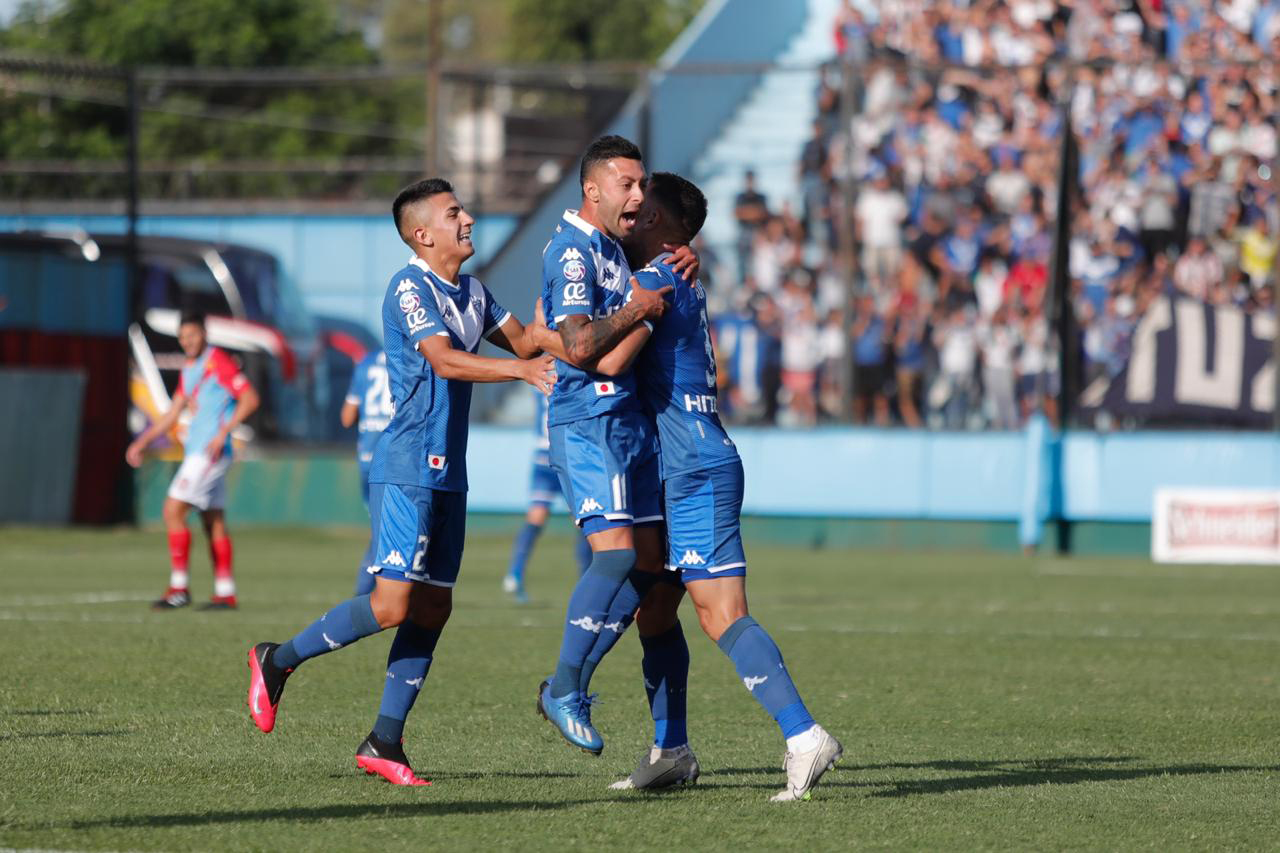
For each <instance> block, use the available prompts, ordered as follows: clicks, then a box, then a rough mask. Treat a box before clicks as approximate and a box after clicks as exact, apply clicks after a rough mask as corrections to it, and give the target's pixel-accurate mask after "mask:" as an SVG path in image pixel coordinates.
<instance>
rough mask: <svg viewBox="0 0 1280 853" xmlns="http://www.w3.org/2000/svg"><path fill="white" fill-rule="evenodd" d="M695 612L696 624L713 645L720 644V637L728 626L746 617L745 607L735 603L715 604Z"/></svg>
mask: <svg viewBox="0 0 1280 853" xmlns="http://www.w3.org/2000/svg"><path fill="white" fill-rule="evenodd" d="M697 610H698V624H699V625H701V626H702V631H703V633H705V634H706V635H707V637H709V638H710V639H711V642H713V643H718V642H720V637H721V636H722V635H723V634H724V632H725V631H727V630H729V626H730V625H732V624H733V623H734V622H737V621H738V620H739V619H741V618H743V617H744V616H746V615H748V614H747V608H746V606H745V605H742V604H740V603H739V602H737V601H724V602H716V603H715V604H714V605H713V606H710V607H699V608H697Z"/></svg>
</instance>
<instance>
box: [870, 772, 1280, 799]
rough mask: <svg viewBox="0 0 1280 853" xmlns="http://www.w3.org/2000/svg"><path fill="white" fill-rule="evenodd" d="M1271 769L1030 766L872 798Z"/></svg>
mask: <svg viewBox="0 0 1280 853" xmlns="http://www.w3.org/2000/svg"><path fill="white" fill-rule="evenodd" d="M1277 770H1280V767H1277V766H1271V765H1233V764H1172V765H1164V766H1159V767H1084V766H1079V765H1077V766H1065V765H1057V766H1048V765H1031V766H1027V767H1023V768H1011V769H1006V770H1001V771H999V772H995V773H981V774H979V775H976V776H954V777H950V778H947V779H916V780H910V781H901V782H889V783H887V784H888V786H889V787H888V789H887V790H884V791H877V792H875V793H874V794H872V795H871V796H873V797H912V796H917V795H921V794H949V793H952V792H955V791H982V790H987V789H989V788H1022V787H1030V786H1033V785H1078V784H1080V783H1082V782H1133V781H1137V780H1141V779H1153V778H1157V777H1160V776H1207V775H1216V774H1221V773H1253V772H1258V771H1268V772H1276V771H1277Z"/></svg>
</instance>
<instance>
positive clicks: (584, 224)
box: [564, 210, 603, 237]
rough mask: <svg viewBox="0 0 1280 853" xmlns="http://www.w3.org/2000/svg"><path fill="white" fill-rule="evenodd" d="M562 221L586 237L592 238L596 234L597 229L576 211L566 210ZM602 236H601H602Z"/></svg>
mask: <svg viewBox="0 0 1280 853" xmlns="http://www.w3.org/2000/svg"><path fill="white" fill-rule="evenodd" d="M564 221H565V222H568V223H569V224H570V225H572V226H573V227H574V228H577V229H578V230H579V231H581V232H582V233H583V234H586V235H587V236H588V237H592V236H594V235H595V234H596V233H597V230H598V229H597V228H596V227H595V226H594V225H592V224H591V223H590V222H588V221H587V220H585V219H583V218H582V217H581V216H579V215H578V211H576V210H566V211H565V212H564ZM602 236H603V235H602Z"/></svg>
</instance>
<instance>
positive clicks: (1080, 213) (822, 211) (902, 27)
mask: <svg viewBox="0 0 1280 853" xmlns="http://www.w3.org/2000/svg"><path fill="white" fill-rule="evenodd" d="M863 5H864V6H866V8H859V5H858V4H855V3H847V4H846V6H845V8H844V10H843V12H842V14H841V16H840V19H839V21H838V24H837V27H836V31H835V34H834V37H835V42H836V49H837V52H838V54H839V56H840V57H842V58H843V59H846V60H851V61H853V62H854V63H856V65H855V68H856V71H855V72H854V74H855V75H856V81H857V85H856V86H855V87H854V97H855V101H854V103H853V104H852V106H853V109H852V111H845V110H842V107H841V91H842V88H843V86H844V81H843V77H842V73H841V71H840V69H839V67H838V66H837V65H836V64H834V63H833V64H832V65H831V66H830V67H829V68H828V69H826V71H825V73H824V75H823V78H822V82H821V84H820V85H819V88H818V91H817V93H816V98H817V105H818V118H817V120H816V121H815V124H814V129H813V138H812V140H811V141H810V142H809V143H808V144H807V145H806V146H805V149H804V152H803V154H802V156H801V160H800V162H799V163H798V164H797V169H798V172H799V175H800V184H801V187H802V192H803V205H802V206H801V207H800V209H795V210H792V209H791V207H790V206H789V205H786V204H779V205H773V204H771V203H770V200H769V199H768V198H765V197H764V196H762V195H760V194H759V193H758V192H756V191H755V189H754V188H753V187H752V186H751V185H750V176H745V177H744V187H743V191H742V193H741V194H740V195H739V197H738V200H737V205H736V209H735V217H736V218H737V220H738V222H739V244H738V248H737V253H736V254H737V257H736V258H730V259H720V263H719V268H720V269H721V270H727V271H732V272H730V273H729V274H728V275H722V276H721V277H720V279H719V282H720V283H719V284H718V285H717V287H716V288H715V293H714V297H715V304H718V305H719V306H720V308H721V311H720V314H719V317H718V319H717V322H716V329H717V334H718V338H719V347H720V350H721V352H722V354H723V358H724V361H725V364H724V366H723V369H722V374H723V375H724V377H725V381H726V382H727V388H726V389H725V390H726V391H727V393H726V394H724V395H723V396H724V398H725V408H726V409H727V410H728V412H729V413H730V416H731V417H734V418H736V419H737V420H739V421H743V422H776V423H781V424H784V425H799V426H803V425H809V424H813V423H817V422H819V421H821V420H824V419H827V418H833V417H836V416H837V415H838V414H839V406H840V399H841V398H840V391H839V389H840V382H839V376H840V371H841V370H842V366H843V365H844V364H845V363H847V362H846V359H852V360H853V363H854V370H853V375H854V380H855V388H856V394H855V399H854V408H855V417H856V418H857V419H858V420H859V421H864V422H869V423H876V424H880V425H889V424H898V425H905V426H908V427H918V426H931V427H946V428H951V429H977V428H996V429H1011V428H1016V427H1018V426H1019V425H1020V424H1021V423H1022V422H1024V421H1025V419H1026V418H1027V417H1028V415H1029V414H1030V413H1031V412H1033V411H1036V410H1043V411H1045V412H1046V413H1047V414H1048V415H1049V416H1050V417H1051V418H1052V417H1054V415H1055V407H1054V398H1055V395H1056V394H1057V393H1058V388H1059V381H1060V380H1059V376H1058V364H1057V358H1058V356H1057V347H1056V342H1055V339H1054V338H1053V336H1052V334H1051V332H1050V324H1049V319H1048V318H1049V315H1050V310H1049V309H1050V306H1048V305H1047V304H1046V295H1047V290H1048V284H1049V279H1050V276H1049V263H1050V254H1051V249H1052V244H1053V229H1054V220H1055V218H1056V201H1057V198H1058V179H1059V168H1060V164H1061V162H1062V153H1063V129H1064V114H1065V110H1069V111H1070V118H1071V121H1072V124H1073V128H1074V131H1075V133H1076V134H1077V138H1078V139H1079V147H1078V160H1079V179H1080V183H1079V186H1080V188H1081V197H1080V199H1079V201H1078V202H1077V203H1076V204H1075V206H1074V209H1073V212H1072V214H1071V217H1072V221H1071V223H1070V226H1071V237H1070V242H1069V250H1068V259H1069V260H1068V264H1069V271H1070V280H1071V288H1072V290H1071V298H1072V301H1073V306H1074V310H1075V316H1076V318H1077V320H1078V322H1079V324H1080V329H1081V338H1080V350H1081V352H1082V359H1083V364H1082V370H1083V379H1084V381H1085V382H1088V381H1090V380H1093V379H1097V378H1098V377H1100V376H1106V375H1108V374H1110V375H1114V374H1115V373H1116V372H1118V371H1119V370H1120V369H1121V368H1122V367H1123V365H1124V364H1125V361H1126V358H1127V356H1128V351H1129V342H1130V339H1131V336H1132V333H1133V329H1134V327H1135V324H1136V323H1137V321H1138V320H1139V318H1140V317H1141V316H1142V314H1143V312H1144V311H1145V310H1146V308H1147V306H1148V305H1149V304H1150V303H1151V302H1152V300H1153V299H1154V298H1155V297H1157V296H1159V295H1160V294H1162V293H1178V292H1180V293H1183V294H1186V295H1188V296H1191V297H1194V298H1196V299H1201V300H1205V301H1207V302H1209V303H1211V304H1217V305H1222V304H1235V305H1238V306H1241V307H1243V308H1244V309H1245V310H1247V311H1272V310H1274V309H1273V308H1272V302H1271V301H1272V298H1273V294H1272V275H1273V272H1272V270H1273V264H1274V262H1275V255H1276V245H1277V240H1276V235H1277V233H1280V222H1278V221H1277V219H1278V218H1280V210H1278V209H1277V202H1276V195H1275V189H1274V188H1275V186H1276V183H1275V182H1274V181H1273V180H1272V176H1271V166H1272V164H1273V163H1274V162H1275V157H1276V145H1277V137H1276V126H1275V122H1274V118H1273V117H1274V116H1275V114H1276V98H1277V84H1278V83H1280V62H1278V61H1277V58H1280V0H1235V2H1231V3H1206V4H1194V3H1182V2H1179V3H1170V2H1163V3H1162V2H1161V0H1137V2H1132V3H1130V2H1124V1H1123V0H1077V2H1074V3H1050V2H1041V0H1010V2H999V0H974V2H970V3H963V2H954V3H936V2H922V0H890V1H889V2H881V3H878V4H876V6H877V7H878V9H873V8H871V7H870V5H869V4H863ZM876 15H878V17H875V16H876ZM1082 63H1083V64H1082ZM1059 102H1061V103H1064V104H1066V107H1065V110H1064V109H1060V108H1059V107H1058V104H1059ZM850 113H851V114H852V120H851V121H846V120H845V117H847V116H848V115H849V114H850ZM850 134H851V136H852V138H851V139H850V136H849V135H850ZM846 176H847V177H849V178H851V179H852V180H853V182H854V185H855V186H856V194H855V195H854V198H855V199H856V200H855V201H854V203H853V207H852V209H851V210H846V209H845V206H846V205H845V201H844V199H845V196H844V195H843V193H842V192H841V188H840V181H841V179H842V178H844V177H846ZM846 223H850V224H851V226H852V227H851V228H847V226H846ZM842 230H845V231H846V233H847V231H848V230H851V231H852V236H853V237H854V242H853V243H850V242H849V241H848V240H846V239H845V236H846V234H842ZM842 245H853V246H856V259H857V270H858V272H857V275H856V278H855V287H856V294H857V296H856V299H855V300H854V311H853V314H852V316H851V317H848V318H847V319H846V317H845V315H844V314H843V313H842V309H843V305H844V296H843V288H842V280H843V279H842V271H841V266H840V264H839V262H838V258H839V253H840V251H841V248H842ZM726 281H728V282H730V283H731V284H730V285H729V286H726V285H725V282H726Z"/></svg>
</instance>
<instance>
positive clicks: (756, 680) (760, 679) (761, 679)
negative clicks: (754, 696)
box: [742, 675, 769, 691]
mask: <svg viewBox="0 0 1280 853" xmlns="http://www.w3.org/2000/svg"><path fill="white" fill-rule="evenodd" d="M768 680H769V676H767V675H748V676H747V677H746V678H744V679H742V683H743V684H745V685H747V689H748V690H753V691H754V690H755V689H756V688H757V687H759V686H760V685H761V684H764V683H765V682H766V681H768Z"/></svg>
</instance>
